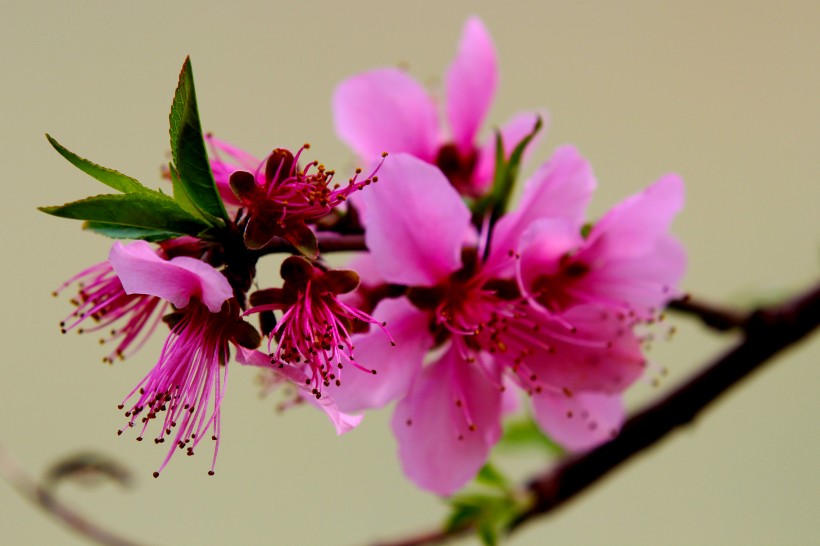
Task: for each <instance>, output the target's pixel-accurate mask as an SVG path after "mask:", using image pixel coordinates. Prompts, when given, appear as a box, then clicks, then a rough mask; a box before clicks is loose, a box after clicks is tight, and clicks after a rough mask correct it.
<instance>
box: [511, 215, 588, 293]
mask: <svg viewBox="0 0 820 546" xmlns="http://www.w3.org/2000/svg"><path fill="white" fill-rule="evenodd" d="M581 243H583V238H582V237H581V234H580V232H579V231H578V227H577V226H576V225H574V224H570V223H569V222H567V221H566V220H565V219H563V218H542V219H540V220H536V221H535V222H533V223H532V224H530V226H529V228H528V229H527V230H526V231H525V232H524V233H523V234H522V236H521V239H520V242H519V245H518V253H519V254H520V256H521V257H520V259H519V260H518V262H517V267H518V274H519V280H520V284H521V287H522V288H523V289H524V291H525V292H526V293H527V294H532V292H533V285H534V284H535V282H536V280H538V278H539V277H541V276H543V275H554V274H555V273H557V272H558V271H559V269H560V264H561V258H563V257H564V256H565V255H567V254H568V253H569V252H571V251H573V250H575V249H576V248H578V247H579V246H580V245H581Z"/></svg>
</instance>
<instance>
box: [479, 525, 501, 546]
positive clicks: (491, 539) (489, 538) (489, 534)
mask: <svg viewBox="0 0 820 546" xmlns="http://www.w3.org/2000/svg"><path fill="white" fill-rule="evenodd" d="M478 538H479V540H481V544H483V545H484V546H497V544H498V530H497V529H496V526H495V525H493V522H488V521H483V522H481V525H479V526H478Z"/></svg>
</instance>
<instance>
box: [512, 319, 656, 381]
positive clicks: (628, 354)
mask: <svg viewBox="0 0 820 546" xmlns="http://www.w3.org/2000/svg"><path fill="white" fill-rule="evenodd" d="M561 319H562V320H563V321H564V322H565V324H563V325H562V324H558V323H556V322H553V323H552V324H550V323H549V322H548V320H545V321H544V322H543V323H542V324H541V329H540V331H539V333H538V340H540V343H539V344H536V343H533V347H532V348H533V349H534V350H535V352H534V353H533V354H532V355H530V356H529V357H528V358H527V359H526V361H525V363H526V365H527V366H528V367H529V368H530V369H531V370H532V372H533V373H534V374H535V376H536V377H537V382H538V383H541V384H543V385H545V389H546V390H550V388H557V389H560V390H565V391H568V392H571V393H574V392H576V391H599V392H604V393H619V392H622V391H623V390H625V389H626V388H627V387H629V385H631V384H632V383H633V382H634V381H635V380H636V379H637V378H638V377H640V376H641V374H642V373H643V370H644V367H645V359H644V357H643V355H642V354H641V347H640V343H639V341H638V339H637V338H636V337H635V335H634V334H633V333H632V327H631V323H630V322H629V321H628V319H627V317H625V316H624V315H622V314H618V313H613V312H611V311H608V310H605V309H600V308H598V307H594V306H590V305H585V306H578V307H573V308H572V309H570V310H569V311H567V312H566V313H564V314H563V315H562V316H561ZM569 326H571V327H574V329H575V330H574V331H572V330H570V329H569Z"/></svg>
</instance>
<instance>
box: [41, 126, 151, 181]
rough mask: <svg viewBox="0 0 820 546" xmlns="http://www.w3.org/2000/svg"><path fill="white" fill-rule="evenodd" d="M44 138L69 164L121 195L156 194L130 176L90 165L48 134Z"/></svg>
mask: <svg viewBox="0 0 820 546" xmlns="http://www.w3.org/2000/svg"><path fill="white" fill-rule="evenodd" d="M46 138H47V139H48V142H49V143H50V144H51V145H52V146H53V147H54V149H55V150H57V152H58V153H59V154H60V155H61V156H63V157H64V158H66V159H67V160H68V161H69V163H71V164H72V165H74V166H75V167H77V168H78V169H80V170H81V171H83V172H84V173H86V174H88V175H90V176H92V177H93V178H96V179H97V180H99V181H100V182H102V183H103V184H105V185H106V186H109V187H111V188H114V189H115V190H117V191H121V192H123V193H158V192H156V191H154V190H152V189H149V188H146V187H145V186H143V185H142V184H140V183H139V182H138V181H137V180H135V179H133V178H131V177H130V176H126V175H124V174H122V173H120V172H117V171H115V170H113V169H109V168H106V167H102V166H100V165H97V164H96V163H92V162H91V161H89V160H87V159H84V158H82V157H80V156H78V155H77V154H75V153H74V152H72V151H69V150H68V149H67V148H66V147H64V146H63V145H62V144H60V143H59V142H57V141H56V140H55V139H53V138H51V135H49V134H46Z"/></svg>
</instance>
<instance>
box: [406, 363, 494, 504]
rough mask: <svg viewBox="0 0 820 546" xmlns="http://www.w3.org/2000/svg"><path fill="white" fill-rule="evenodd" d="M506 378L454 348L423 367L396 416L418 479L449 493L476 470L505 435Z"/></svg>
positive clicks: (411, 469)
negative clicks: (503, 399) (503, 388)
mask: <svg viewBox="0 0 820 546" xmlns="http://www.w3.org/2000/svg"><path fill="white" fill-rule="evenodd" d="M500 384H501V383H500V377H499V376H498V372H497V371H496V370H495V368H493V367H487V365H486V363H481V362H478V361H477V362H472V363H468V362H465V361H464V360H462V359H461V358H460V357H459V356H458V354H457V351H456V350H454V349H450V350H448V351H447V352H446V353H445V354H444V356H442V358H441V359H440V360H439V361H437V362H435V363H434V364H431V365H430V366H428V367H426V368H425V369H424V370H422V372H421V374H420V375H419V377H418V378H417V380H416V383H415V384H414V386H413V388H412V390H411V391H410V393H409V394H408V395H407V397H406V398H405V399H404V400H402V401H401V402H399V404H398V406H397V407H396V412H395V414H394V415H393V421H392V426H393V432H394V433H395V434H396V437H397V439H398V443H399V458H400V459H401V463H402V467H403V468H404V472H405V474H407V476H408V477H409V478H410V479H411V480H412V481H413V482H415V483H416V484H417V485H419V486H420V487H422V488H424V489H427V490H429V491H433V492H434V493H438V494H440V495H449V494H451V493H454V492H455V491H457V490H458V489H459V488H461V487H463V486H464V485H465V484H466V483H467V482H469V481H470V479H472V478H473V476H475V475H476V473H477V472H478V470H479V469H480V468H481V466H482V465H483V464H484V463H485V462H486V460H487V456H488V454H489V451H490V448H491V447H492V446H493V445H494V444H495V443H496V442H497V441H498V438H499V437H500V435H501V425H500V414H501V388H500ZM459 402H460V405H458V403H459ZM470 423H472V424H473V425H474V429H473V430H471V427H470Z"/></svg>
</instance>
